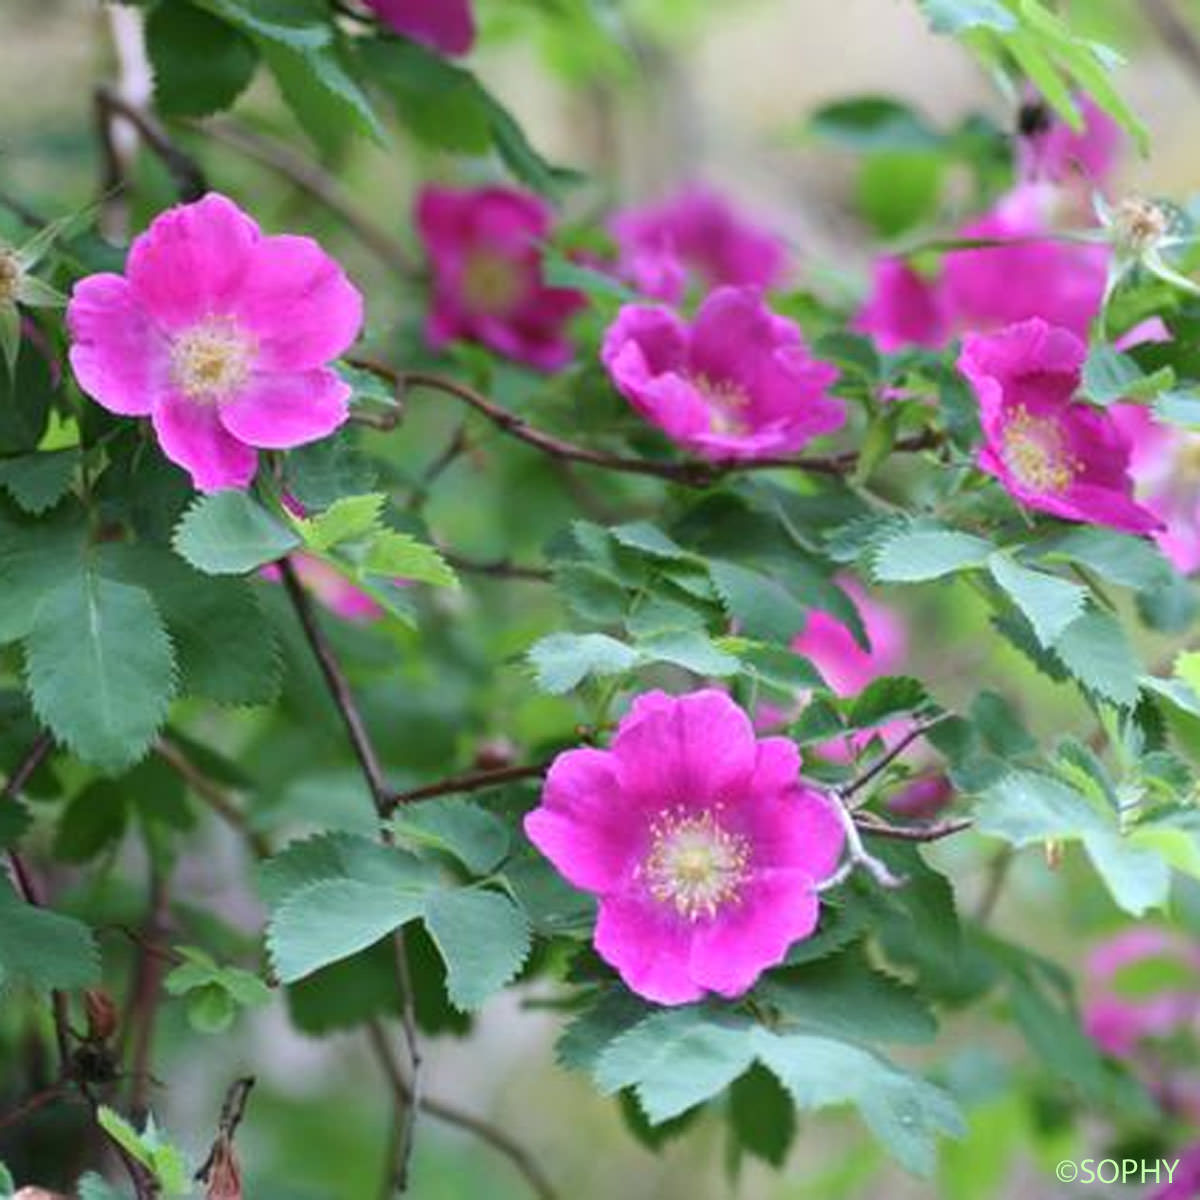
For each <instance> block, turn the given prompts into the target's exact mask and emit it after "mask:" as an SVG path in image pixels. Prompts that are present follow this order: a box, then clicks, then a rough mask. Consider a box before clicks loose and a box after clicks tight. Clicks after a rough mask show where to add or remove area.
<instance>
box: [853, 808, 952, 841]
mask: <svg viewBox="0 0 1200 1200" xmlns="http://www.w3.org/2000/svg"><path fill="white" fill-rule="evenodd" d="M854 820H855V824H857V825H858V827H859V829H861V830H862V831H863V833H870V834H873V835H874V836H875V837H881V838H892V839H893V840H894V841H900V842H940V841H941V840H942V838H948V837H953V835H954V834H956V833H962V832H963V831H964V830H967V829H970V828H971V826H972V825H973V824H974V822H973V821H972V820H971V818H970V817H957V818H954V819H951V820H947V821H937V822H935V823H934V824H932V825H889V824H887V822H885V821H877V820H875V819H873V818H872V817H870V816H869V815H868V814H866V813H856V814H855V817H854Z"/></svg>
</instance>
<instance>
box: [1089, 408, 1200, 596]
mask: <svg viewBox="0 0 1200 1200" xmlns="http://www.w3.org/2000/svg"><path fill="white" fill-rule="evenodd" d="M1108 411H1109V412H1110V413H1111V414H1112V418H1113V420H1114V421H1115V422H1116V423H1117V426H1118V428H1119V429H1120V430H1121V431H1122V432H1123V433H1124V434H1125V436H1126V437H1127V438H1128V439H1129V443H1130V446H1131V447H1132V453H1131V456H1130V462H1129V473H1130V474H1131V475H1132V476H1133V483H1134V494H1135V495H1136V496H1137V498H1138V500H1139V501H1140V502H1141V503H1142V504H1143V505H1144V506H1145V508H1146V509H1147V510H1148V511H1149V512H1152V513H1153V514H1154V515H1155V516H1156V517H1157V518H1158V519H1159V520H1160V521H1161V522H1162V528H1160V529H1159V530H1158V532H1157V533H1155V535H1154V540H1155V541H1156V542H1158V545H1159V548H1160V549H1161V550H1162V552H1163V553H1164V554H1165V555H1166V556H1167V558H1169V559H1170V560H1171V562H1172V563H1173V564H1174V565H1175V567H1176V568H1177V569H1178V570H1179V571H1181V572H1182V573H1183V574H1185V575H1192V574H1195V572H1196V571H1200V472H1198V471H1197V469H1196V467H1197V463H1198V462H1200V436H1197V435H1196V434H1194V433H1187V432H1185V431H1184V430H1182V429H1178V428H1175V427H1174V426H1171V425H1165V424H1162V423H1161V422H1159V421H1156V420H1155V419H1154V414H1153V413H1152V412H1151V411H1150V410H1149V409H1148V408H1146V407H1144V406H1143V405H1141V404H1114V405H1113V406H1112V407H1111V408H1110V409H1109V410H1108Z"/></svg>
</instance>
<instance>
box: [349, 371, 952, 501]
mask: <svg viewBox="0 0 1200 1200" xmlns="http://www.w3.org/2000/svg"><path fill="white" fill-rule="evenodd" d="M350 361H351V363H352V365H353V366H356V367H360V368H362V369H363V370H365V371H370V372H372V373H373V374H375V375H378V376H379V377H380V378H381V379H387V380H389V381H390V382H391V383H393V384H394V385H395V386H396V387H397V388H419V387H423V388H430V389H432V390H434V391H439V392H443V393H445V394H446V395H448V396H453V397H455V399H458V400H461V401H462V402H463V403H464V404H467V405H469V406H470V407H471V408H473V409H475V411H476V412H478V413H481V414H482V415H483V416H485V417H486V418H487V419H488V420H489V421H490V422H491V423H492V424H493V425H495V426H496V428H497V429H499V430H500V431H501V432H502V433H505V434H507V435H509V436H510V437H513V438H516V439H517V440H518V441H521V442H524V443H525V444H526V445H527V446H532V447H534V448H535V449H537V450H540V451H541V452H542V453H543V454H546V455H549V456H550V457H551V458H556V459H559V460H561V461H566V462H578V463H586V464H587V465H588V466H593V467H601V468H603V469H604V470H608V471H621V472H624V473H626V474H632V475H649V476H652V477H654V478H657V479H665V480H668V481H670V482H672V483H679V484H682V485H684V486H685V487H696V488H704V487H710V486H711V485H712V484H713V483H715V482H716V481H717V480H719V479H721V478H723V477H724V476H726V475H730V474H735V473H737V472H742V471H770V470H780V469H788V470H798V471H810V472H814V473H816V474H821V475H845V474H847V473H848V472H850V471H851V470H853V468H854V467H855V466H856V465H857V463H858V460H859V454H858V451H856V450H848V451H845V452H843V453H841V454H831V455H828V456H826V457H823V458H815V457H809V458H805V457H799V456H797V457H788V458H755V459H726V460H724V461H720V462H702V461H700V460H699V459H688V460H684V461H662V462H660V461H658V460H657V459H651V458H629V457H626V456H623V455H620V454H609V453H607V452H606V451H603V450H592V449H590V448H589V447H587V446H580V445H577V444H576V443H575V442H569V441H566V440H565V439H563V438H559V437H555V436H554V435H553V434H549V433H546V432H545V431H544V430H541V429H538V428H536V427H535V426H533V425H530V424H529V422H528V421H526V420H525V419H524V418H523V417H520V416H518V415H517V414H516V413H514V412H512V411H510V410H509V409H507V408H504V407H502V406H501V405H499V404H496V403H495V402H493V401H492V400H489V399H488V398H487V397H486V396H484V395H482V394H481V393H480V392H477V391H476V390H475V389H474V388H472V387H469V386H467V385H466V384H464V383H460V382H459V381H458V380H456V379H451V378H449V377H448V376H445V375H438V374H435V373H432V372H429V371H401V370H399V369H397V368H395V367H390V366H388V365H387V364H386V363H380V362H377V361H375V360H373V359H352V360H350ZM941 440H942V439H941V435H940V434H939V433H937V431H936V430H926V431H924V432H923V433H919V434H916V435H914V436H913V437H911V438H906V439H902V440H901V441H898V442H897V443H896V444H895V445H894V446H893V447H892V449H893V450H894V451H896V452H903V453H913V452H916V451H919V450H930V449H933V448H935V447H936V446H938V445H940V444H941Z"/></svg>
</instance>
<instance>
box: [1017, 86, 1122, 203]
mask: <svg viewBox="0 0 1200 1200" xmlns="http://www.w3.org/2000/svg"><path fill="white" fill-rule="evenodd" d="M1031 99H1032V101H1033V103H1036V97H1032V98H1031ZM1074 99H1075V104H1076V107H1077V108H1078V109H1079V112H1080V115H1081V116H1082V117H1083V130H1082V132H1080V133H1076V132H1075V130H1074V129H1072V128H1071V127H1070V125H1068V124H1067V123H1066V121H1064V120H1063V119H1062V118H1061V117H1059V116H1057V115H1056V114H1055V113H1053V112H1052V111H1048V110H1043V111H1045V112H1046V120H1045V122H1044V123H1043V124H1040V125H1039V126H1038V127H1037V128H1034V129H1033V130H1031V131H1030V132H1028V133H1022V134H1021V136H1020V138H1019V140H1018V143H1017V164H1018V171H1019V173H1020V175H1021V177H1022V178H1023V179H1029V180H1048V181H1049V182H1051V183H1070V182H1072V181H1073V180H1074V179H1078V178H1081V177H1082V179H1083V180H1084V181H1085V182H1086V183H1088V184H1090V185H1092V186H1093V187H1098V186H1100V185H1101V184H1102V183H1104V182H1105V181H1106V180H1107V179H1108V177H1109V176H1110V175H1111V174H1112V172H1113V168H1114V167H1115V166H1116V165H1117V160H1118V159H1119V158H1120V155H1121V149H1122V143H1123V141H1124V137H1123V135H1122V133H1121V127H1120V126H1119V125H1118V124H1117V123H1116V121H1114V120H1113V119H1112V117H1110V116H1109V115H1108V113H1106V112H1105V111H1104V110H1103V109H1102V108H1100V106H1099V105H1098V104H1097V103H1096V102H1095V101H1094V100H1093V99H1092V98H1091V96H1088V95H1086V94H1080V95H1077V96H1075V97H1074Z"/></svg>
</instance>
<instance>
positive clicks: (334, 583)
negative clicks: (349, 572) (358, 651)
mask: <svg viewBox="0 0 1200 1200" xmlns="http://www.w3.org/2000/svg"><path fill="white" fill-rule="evenodd" d="M291 561H292V566H293V567H294V568H295V569H296V575H297V577H298V578H299V580H300V582H301V583H302V584H304V586H305V587H306V588H307V589H308V590H309V591H310V592H311V593H312V594H313V595H314V596H315V597H316V598H317V600H318V601H319V602H320V603H321V604H323V605H324V606H325V607H326V608H327V609H329V611H330V612H331V613H333V615H334V616H335V617H341V618H342V620H343V621H350V622H352V623H353V624H355V625H365V624H367V623H369V622H371V621H378V620H379V618H380V617H382V616H383V609H382V608H381V607H380V606H379V605H378V604H377V603H376V602H375V601H374V600H373V599H372V598H371V596H370V595H369V594H368V593H367V592H365V591H363V589H362V588H360V587H357V586H356V585H355V584H353V583H351V582H350V580H348V579H347V578H346V577H345V576H344V575H343V574H342V573H341V572H340V571H339V570H338V569H337V568H336V567H332V566H330V565H329V563H327V562H326V561H325V560H324V559H323V558H319V557H318V556H317V555H315V554H305V553H303V552H301V553H298V554H293V555H291ZM262 575H263V578H264V579H269V580H271V582H272V583H278V582H279V581H280V574H279V568H278V567H276V566H274V565H271V566H266V567H263V569H262ZM400 582H402V581H401V580H397V583H400Z"/></svg>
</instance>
